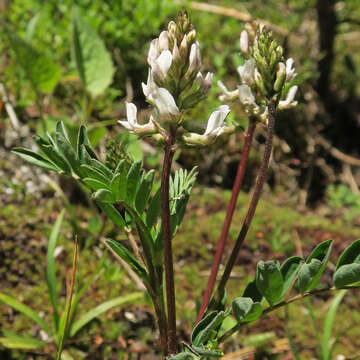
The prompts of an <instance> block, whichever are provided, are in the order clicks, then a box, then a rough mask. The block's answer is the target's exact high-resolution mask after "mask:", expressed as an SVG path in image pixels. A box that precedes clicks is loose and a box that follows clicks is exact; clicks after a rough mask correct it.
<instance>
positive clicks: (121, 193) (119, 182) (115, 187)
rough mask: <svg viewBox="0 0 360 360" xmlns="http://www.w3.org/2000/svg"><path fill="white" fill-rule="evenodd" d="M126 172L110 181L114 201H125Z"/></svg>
mask: <svg viewBox="0 0 360 360" xmlns="http://www.w3.org/2000/svg"><path fill="white" fill-rule="evenodd" d="M126 182H127V179H126V172H125V171H123V172H121V173H118V174H116V175H115V176H114V177H113V179H112V180H111V191H112V193H113V194H114V197H115V200H116V201H126Z"/></svg>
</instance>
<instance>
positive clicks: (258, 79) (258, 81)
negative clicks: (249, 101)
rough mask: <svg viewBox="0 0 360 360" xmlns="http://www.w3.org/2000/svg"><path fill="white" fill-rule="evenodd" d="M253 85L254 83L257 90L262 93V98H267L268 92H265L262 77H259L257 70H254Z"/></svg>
mask: <svg viewBox="0 0 360 360" xmlns="http://www.w3.org/2000/svg"><path fill="white" fill-rule="evenodd" d="M255 83H256V85H257V87H258V88H259V90H260V91H261V92H262V94H263V95H264V96H267V95H268V92H267V90H266V87H265V83H264V80H263V77H262V76H261V74H260V72H259V71H258V69H255Z"/></svg>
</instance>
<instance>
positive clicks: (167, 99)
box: [148, 87, 180, 121]
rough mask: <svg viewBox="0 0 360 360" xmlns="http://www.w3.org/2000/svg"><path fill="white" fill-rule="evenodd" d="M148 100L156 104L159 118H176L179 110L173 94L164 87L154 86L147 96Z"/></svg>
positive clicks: (166, 119)
mask: <svg viewBox="0 0 360 360" xmlns="http://www.w3.org/2000/svg"><path fill="white" fill-rule="evenodd" d="M148 101H150V102H151V103H152V104H153V105H155V106H156V108H157V110H158V112H159V117H160V119H161V120H165V121H169V120H170V121H171V120H175V121H176V120H178V118H179V115H180V112H179V109H178V107H177V106H176V103H175V100H174V98H173V96H172V95H171V94H170V92H169V91H168V90H166V89H165V88H159V87H155V88H154V90H153V91H152V92H151V93H150V95H149V96H148Z"/></svg>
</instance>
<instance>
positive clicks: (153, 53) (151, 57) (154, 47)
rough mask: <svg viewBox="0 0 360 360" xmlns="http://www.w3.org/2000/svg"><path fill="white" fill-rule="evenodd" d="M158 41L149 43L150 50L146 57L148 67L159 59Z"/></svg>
mask: <svg viewBox="0 0 360 360" xmlns="http://www.w3.org/2000/svg"><path fill="white" fill-rule="evenodd" d="M159 55H160V51H159V39H154V40H152V41H151V43H150V49H149V52H148V56H147V62H148V64H149V65H150V66H152V64H153V63H154V61H155V60H156V59H157V58H158V57H159Z"/></svg>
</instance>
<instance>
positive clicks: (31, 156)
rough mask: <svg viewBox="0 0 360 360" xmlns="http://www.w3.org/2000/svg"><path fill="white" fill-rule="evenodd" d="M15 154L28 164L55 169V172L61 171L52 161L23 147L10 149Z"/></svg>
mask: <svg viewBox="0 0 360 360" xmlns="http://www.w3.org/2000/svg"><path fill="white" fill-rule="evenodd" d="M12 152H14V153H15V154H17V155H19V156H20V157H21V158H23V159H24V160H25V161H27V162H29V163H30V164H33V165H36V166H38V167H41V168H44V169H47V170H51V171H55V172H57V173H59V172H61V170H60V169H59V168H58V167H57V166H56V165H55V164H54V163H52V162H50V161H49V160H46V159H45V158H44V157H42V156H41V155H39V154H37V153H35V152H33V151H31V150H27V149H24V148H15V149H13V150H12Z"/></svg>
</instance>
